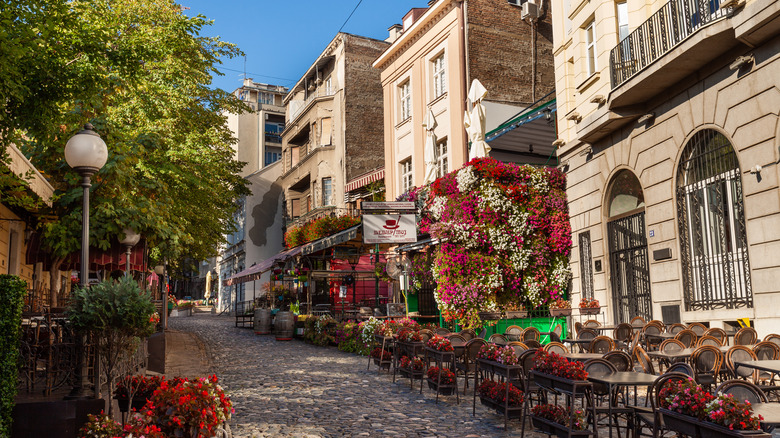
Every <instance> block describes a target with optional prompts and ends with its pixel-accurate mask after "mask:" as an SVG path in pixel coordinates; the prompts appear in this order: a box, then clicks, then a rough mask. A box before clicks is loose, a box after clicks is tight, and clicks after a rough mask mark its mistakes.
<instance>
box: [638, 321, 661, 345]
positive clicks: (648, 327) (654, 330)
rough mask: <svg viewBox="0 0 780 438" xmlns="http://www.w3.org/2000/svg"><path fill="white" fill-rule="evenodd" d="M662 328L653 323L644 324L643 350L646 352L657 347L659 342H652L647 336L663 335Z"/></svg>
mask: <svg viewBox="0 0 780 438" xmlns="http://www.w3.org/2000/svg"><path fill="white" fill-rule="evenodd" d="M663 331H664V328H663V326H661V325H658V324H656V323H655V322H653V321H650V322H648V323H647V324H645V326H644V327H642V338H643V341H644V343H645V348H646V349H647V350H652V349H655V347H657V346H658V345H659V344H660V342H657V341H655V340H652V338H649V337H648V335H660V334H661V333H663Z"/></svg>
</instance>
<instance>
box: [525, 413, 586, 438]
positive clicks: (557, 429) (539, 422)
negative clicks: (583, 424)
mask: <svg viewBox="0 0 780 438" xmlns="http://www.w3.org/2000/svg"><path fill="white" fill-rule="evenodd" d="M531 424H533V425H534V428H535V429H537V430H539V431H541V432H543V433H546V434H548V435H557V436H558V437H559V438H568V437H580V436H590V435H593V432H592V431H591V430H588V429H585V430H572V429H569V427H568V426H564V425H563V424H558V423H556V422H554V421H550V420H547V419H545V418H539V417H537V416H535V415H531Z"/></svg>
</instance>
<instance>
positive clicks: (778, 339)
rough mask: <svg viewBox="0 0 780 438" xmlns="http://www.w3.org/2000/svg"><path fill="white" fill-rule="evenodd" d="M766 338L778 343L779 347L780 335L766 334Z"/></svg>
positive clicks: (768, 340)
mask: <svg viewBox="0 0 780 438" xmlns="http://www.w3.org/2000/svg"><path fill="white" fill-rule="evenodd" d="M764 340H765V341H767V342H771V343H773V344H776V345H777V346H778V347H780V335H777V334H774V333H772V334H770V335H766V337H765V338H764Z"/></svg>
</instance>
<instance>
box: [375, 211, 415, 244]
mask: <svg viewBox="0 0 780 438" xmlns="http://www.w3.org/2000/svg"><path fill="white" fill-rule="evenodd" d="M414 242H417V223H416V222H415V219H414V215H413V214H364V215H363V243H414Z"/></svg>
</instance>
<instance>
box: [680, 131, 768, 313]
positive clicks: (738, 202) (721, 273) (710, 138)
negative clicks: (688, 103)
mask: <svg viewBox="0 0 780 438" xmlns="http://www.w3.org/2000/svg"><path fill="white" fill-rule="evenodd" d="M741 174H742V171H741V170H740V167H739V162H738V160H737V155H736V153H735V152H734V148H733V147H732V146H731V142H729V140H728V139H727V138H726V137H725V136H724V135H723V134H721V133H720V132H718V131H715V130H712V129H704V130H701V131H699V132H697V133H696V134H694V135H693V137H691V139H690V141H689V142H688V144H687V145H686V146H685V150H684V152H683V155H682V159H681V161H680V165H679V168H678V170H677V212H678V219H679V221H678V224H679V225H678V226H679V235H680V259H681V261H682V267H683V291H684V292H683V294H684V297H685V309H686V310H687V311H696V310H710V309H721V308H726V309H736V308H742V307H753V293H752V291H751V286H750V285H751V281H750V263H749V261H748V252H747V234H746V231H745V210H744V205H743V199H742V197H743V196H742V179H741V176H740V175H741Z"/></svg>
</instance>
